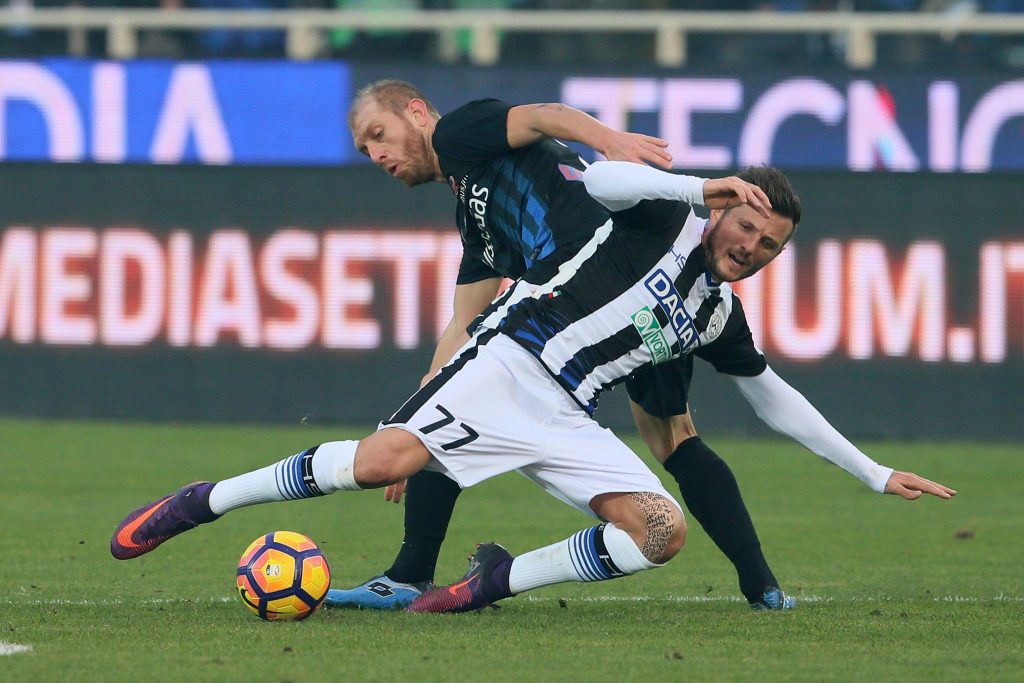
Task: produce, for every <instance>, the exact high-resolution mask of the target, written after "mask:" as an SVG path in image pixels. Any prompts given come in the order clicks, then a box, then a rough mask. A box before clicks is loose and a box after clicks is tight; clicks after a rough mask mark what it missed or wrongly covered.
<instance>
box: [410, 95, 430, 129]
mask: <svg viewBox="0 0 1024 683" xmlns="http://www.w3.org/2000/svg"><path fill="white" fill-rule="evenodd" d="M405 109H406V111H407V112H408V113H409V115H410V116H412V120H413V121H414V122H415V123H416V125H418V126H425V125H427V122H428V121H430V112H429V111H428V109H427V103H426V102H424V101H423V100H421V99H418V98H413V99H411V100H409V104H407V105H405Z"/></svg>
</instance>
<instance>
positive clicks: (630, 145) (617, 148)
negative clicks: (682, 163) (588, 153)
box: [597, 130, 672, 171]
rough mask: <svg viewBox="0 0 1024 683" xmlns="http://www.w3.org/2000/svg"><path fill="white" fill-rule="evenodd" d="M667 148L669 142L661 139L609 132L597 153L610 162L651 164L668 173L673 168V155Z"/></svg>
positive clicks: (637, 134) (638, 134) (616, 131)
mask: <svg viewBox="0 0 1024 683" xmlns="http://www.w3.org/2000/svg"><path fill="white" fill-rule="evenodd" d="M667 148H668V142H666V141H665V140H662V139H661V138H655V137H651V136H650V135H641V134H640V133H624V132H622V131H618V130H609V131H608V135H607V138H606V140H605V141H604V144H603V145H602V146H601V149H598V150H597V151H599V152H600V153H601V154H603V155H604V156H605V158H606V159H608V160H609V161H632V162H635V163H638V164H650V165H652V166H657V167H658V168H663V169H665V170H666V171H668V170H671V168H672V155H671V154H669V153H668V149H667Z"/></svg>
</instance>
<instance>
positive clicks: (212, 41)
mask: <svg viewBox="0 0 1024 683" xmlns="http://www.w3.org/2000/svg"><path fill="white" fill-rule="evenodd" d="M5 6H7V7H9V8H10V9H11V10H12V11H14V12H19V11H20V12H30V11H31V10H32V9H33V8H56V7H74V6H78V7H95V8H108V9H109V8H125V9H146V8H148V9H163V10H165V11H174V10H177V9H181V8H188V9H206V10H225V9H246V10H271V11H273V10H282V9H352V10H364V11H379V12H388V11H398V10H409V9H426V10H435V9H459V10H471V9H508V10H576V11H586V10H669V11H671V10H698V11H758V12H803V11H816V12H837V11H853V12H929V13H958V14H960V13H962V14H973V13H1024V0H774V1H771V0H590V1H584V0H0V8H2V7H5ZM500 38H501V61H502V62H505V63H519V64H522V63H538V64H554V65H569V64H572V65H576V66H583V65H595V66H598V67H609V66H624V67H629V66H631V65H644V64H646V65H649V64H652V63H653V56H654V36H653V35H650V34H643V33H622V34H617V33H608V32H602V33H598V32H595V33H592V34H590V33H579V32H573V33H532V32H519V31H515V32H510V33H507V34H505V35H502V36H501V37H500ZM106 39H107V38H106V33H105V32H104V31H101V30H91V31H88V32H87V36H86V40H85V43H84V45H85V54H84V55H83V54H79V55H78V56H91V57H103V56H106ZM456 40H457V42H458V48H459V50H460V54H462V55H464V56H465V55H468V54H469V50H470V42H471V40H472V36H471V35H470V34H469V33H468V32H460V33H459V34H458V35H457V36H456ZM846 40H847V35H846V33H844V32H840V33H834V34H833V33H823V34H793V35H788V34H744V33H741V32H738V33H737V34H735V35H733V34H709V33H703V34H701V33H694V34H691V35H689V36H688V47H687V58H688V64H689V65H691V66H694V67H698V68H700V67H708V68H717V69H722V68H733V67H744V66H747V67H757V66H760V67H763V66H765V65H768V66H779V67H801V66H815V67H822V66H826V67H827V66H832V65H835V66H841V65H842V64H843V63H844V56H845V53H846ZM437 42H438V37H437V35H436V33H435V32H432V31H423V32H401V31H390V30H376V31H353V30H349V29H337V30H334V31H331V32H329V34H328V35H327V36H326V38H325V40H324V41H323V45H322V48H321V54H320V55H319V56H320V57H322V58H325V59H331V58H334V59H345V60H352V61H388V60H432V59H433V58H434V57H435V56H436V55H437V54H438V45H437ZM68 46H69V38H68V32H67V31H64V30H40V29H31V28H29V27H27V26H21V27H19V26H14V27H8V28H6V29H0V57H38V56H54V55H64V54H67V53H68V51H69V47H68ZM138 48H139V51H138V56H139V57H142V58H147V57H148V58H170V59H196V58H225V57H226V58H282V57H284V56H285V37H284V32H283V31H273V30H231V29H211V30H204V31H173V30H150V29H146V30H142V31H140V32H139V45H138ZM921 65H927V66H929V67H932V68H934V67H953V68H979V67H980V68H993V69H1021V68H1024V36H1020V35H1016V36H983V35H982V36H978V35H960V36H932V35H898V34H897V35H891V34H886V35H880V36H879V37H878V61H877V66H879V67H883V68H891V67H909V68H912V67H915V66H921Z"/></svg>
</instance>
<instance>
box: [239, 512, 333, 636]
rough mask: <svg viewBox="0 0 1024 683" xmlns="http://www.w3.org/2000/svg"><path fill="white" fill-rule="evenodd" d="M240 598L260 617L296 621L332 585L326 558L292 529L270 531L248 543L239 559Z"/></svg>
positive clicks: (324, 594)
mask: <svg viewBox="0 0 1024 683" xmlns="http://www.w3.org/2000/svg"><path fill="white" fill-rule="evenodd" d="M236 585H237V587H238V594H239V595H240V596H241V597H242V602H244V603H245V606H246V607H248V608H249V609H250V610H251V611H252V612H253V613H254V614H256V615H257V616H259V618H260V619H266V620H267V621H298V620H300V619H305V618H306V617H308V616H309V615H311V614H312V613H313V612H315V611H316V609H317V608H318V607H319V606H320V605H321V604H322V603H323V601H324V598H325V597H327V589H328V588H330V586H331V570H330V567H328V566H327V558H326V557H324V554H323V551H321V550H320V548H319V547H317V544H316V543H314V542H313V541H312V540H310V539H309V538H308V537H306V536H303V535H302V534H300V533H296V532H294V531H273V532H271V533H269V534H265V535H263V536H260V537H259V538H257V539H256V540H255V541H253V542H252V543H250V544H249V547H248V548H246V549H245V552H244V553H242V558H241V559H240V560H239V561H238V572H237V574H236Z"/></svg>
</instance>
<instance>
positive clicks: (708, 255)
mask: <svg viewBox="0 0 1024 683" xmlns="http://www.w3.org/2000/svg"><path fill="white" fill-rule="evenodd" d="M718 228H719V225H718V223H716V224H715V225H713V226H711V228H710V229H709V230H708V232H707V237H705V239H704V263H705V264H706V266H707V270H708V272H709V273H711V277H713V278H715V281H716V282H736V281H737V280H742V279H744V278H748V277H750V276H751V275H753V274H754V273H756V272H757V271H759V270H760V269H761V266H759V265H755V264H753V263H751V264H748V265H747V267H746V268H745V269H744V270H743V271H742V272H740V273H739V274H737V275H726V274H725V273H723V272H722V271H721V270H719V268H718V262H719V260H720V259H719V258H718V256H719V249H718V242H719V239H718V238H719V234H718ZM720 255H721V259H724V260H725V261H726V262H727V263H730V264H731V263H732V261H731V259H730V258H729V254H728V253H727V252H726V250H725V249H722V250H721V252H720ZM762 265H763V264H762Z"/></svg>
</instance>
